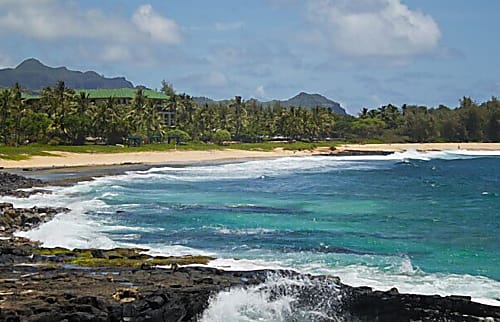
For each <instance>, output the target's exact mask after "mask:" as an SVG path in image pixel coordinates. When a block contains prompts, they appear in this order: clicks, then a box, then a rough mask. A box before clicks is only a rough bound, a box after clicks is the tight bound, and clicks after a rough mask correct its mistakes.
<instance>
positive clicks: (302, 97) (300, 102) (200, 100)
mask: <svg viewBox="0 0 500 322" xmlns="http://www.w3.org/2000/svg"><path fill="white" fill-rule="evenodd" d="M193 100H194V101H195V102H196V103H197V104H198V105H205V104H208V105H212V104H217V103H223V104H224V103H227V102H229V100H222V101H215V100H212V99H210V98H207V97H193ZM251 100H253V101H255V102H256V103H257V104H262V105H264V106H272V105H273V104H275V103H280V104H281V106H283V107H292V106H295V107H303V108H309V109H311V108H315V107H324V108H331V109H332V111H333V112H335V113H337V114H340V115H347V112H346V111H345V109H344V108H343V107H342V106H341V105H340V104H339V103H337V102H335V101H332V100H331V99H329V98H326V97H324V96H323V95H320V94H308V93H305V92H300V93H299V94H297V95H295V96H294V97H292V98H290V99H287V100H284V101H280V100H273V101H266V102H261V101H259V100H256V99H253V98H252V99H251Z"/></svg>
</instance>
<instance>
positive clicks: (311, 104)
mask: <svg viewBox="0 0 500 322" xmlns="http://www.w3.org/2000/svg"><path fill="white" fill-rule="evenodd" d="M281 105H283V106H284V107H291V106H301V107H304V108H315V107H325V108H331V109H332V110H333V111H334V112H335V113H337V114H341V115H346V114H347V113H346V111H345V109H344V108H343V107H342V106H340V104H339V103H337V102H335V101H332V100H330V99H328V98H326V97H324V96H323V95H320V94H308V93H304V92H301V93H299V94H297V95H296V96H294V97H292V98H290V99H288V100H286V101H282V102H281Z"/></svg>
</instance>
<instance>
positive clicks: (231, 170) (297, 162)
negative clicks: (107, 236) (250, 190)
mask: <svg viewBox="0 0 500 322" xmlns="http://www.w3.org/2000/svg"><path fill="white" fill-rule="evenodd" d="M485 156H500V151H468V150H453V151H431V152H418V151H415V150H408V151H404V152H395V153H392V154H389V155H359V156H306V157H284V158H278V159H274V160H256V161H247V162H241V163H228V164H221V165H207V166H192V167H180V168H179V167H156V168H151V169H149V170H146V171H135V172H129V173H128V174H127V175H126V180H131V181H133V180H148V181H151V180H153V181H155V180H156V181H168V180H173V181H188V182H189V181H192V182H197V181H211V180H237V179H266V178H268V177H273V176H280V175H286V174H291V173H321V172H326V171H335V170H339V171H341V170H360V171H362V170H371V169H376V168H385V167H387V166H392V165H393V164H394V163H398V162H407V161H408V160H422V161H429V160H432V159H442V160H458V159H470V158H478V157H485ZM374 161H387V162H384V163H380V162H377V163H374ZM121 178H123V176H122V177H121ZM116 179H120V177H118V176H117V177H115V178H114V179H112V180H116Z"/></svg>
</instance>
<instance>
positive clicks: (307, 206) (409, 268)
mask: <svg viewBox="0 0 500 322" xmlns="http://www.w3.org/2000/svg"><path fill="white" fill-rule="evenodd" d="M499 174H500V151H464V150H457V151H447V152H429V153H420V152H416V151H407V152H402V153H394V154H391V155H387V156H352V157H330V156H325V157H289V158H281V159H276V160H262V161H249V162H242V163H230V164H222V165H203V166H190V167H158V168H153V169H150V170H148V171H134V172H129V173H126V174H123V175H118V176H112V177H104V178H97V179H95V180H94V181H91V182H81V183H78V184H76V185H75V186H72V187H53V188H52V191H53V193H52V194H51V195H35V196H32V197H30V198H29V199H16V198H8V197H3V198H1V199H0V201H2V202H4V201H5V202H12V203H14V204H15V205H16V206H18V207H28V206H34V205H38V206H41V205H47V206H49V205H50V206H61V207H69V208H71V209H72V211H71V212H70V213H68V214H63V215H60V216H58V217H56V218H55V219H54V220H53V221H51V222H49V223H47V224H44V225H43V226H41V227H40V228H38V229H36V230H34V231H30V232H27V233H19V235H23V236H26V237H28V238H31V239H35V240H40V241H42V242H43V243H44V245H46V246H63V247H68V248H85V247H92V248H94V247H101V248H112V247H118V246H120V247H137V246H139V247H147V248H149V249H150V253H152V254H168V255H185V254H205V255H211V256H214V257H217V260H215V261H213V262H211V263H210V265H211V266H215V267H219V268H223V269H227V270H228V269H232V270H245V269H260V268H291V269H294V270H297V271H300V272H306V273H312V274H331V275H337V276H339V277H340V278H341V280H342V282H343V283H345V284H350V285H353V286H361V285H365V286H371V287H373V288H375V289H380V290H387V289H389V288H392V287H397V288H398V289H399V291H400V292H411V293H420V294H440V295H450V294H457V295H469V296H472V297H473V299H474V300H476V301H480V302H483V303H487V304H493V305H500V282H499V280H500V257H499V256H498V250H499V249H500V237H499V235H500V234H499V233H498V232H499V231H500V177H499V176H500V175H499ZM270 283H278V282H277V281H271V282H270ZM294 283H296V281H295V282H294ZM291 302H293V296H292V298H289V297H281V298H278V299H274V300H270V299H269V296H268V295H267V294H266V293H265V292H263V291H262V290H261V289H260V288H251V289H247V290H231V291H230V292H229V293H221V294H219V295H218V296H217V297H215V298H214V299H213V300H212V302H211V306H210V308H209V309H208V310H207V312H206V313H205V315H204V317H203V319H204V321H219V320H220V321H222V320H223V317H226V319H227V317H228V316H229V317H231V320H234V321H254V320H259V321H286V320H287V318H288V317H289V316H290V315H289V314H290V303H291ZM303 314H306V315H305V316H310V314H321V310H319V311H318V310H315V309H314V308H312V309H311V310H309V311H307V312H303Z"/></svg>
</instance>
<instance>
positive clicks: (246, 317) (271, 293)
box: [201, 273, 343, 322]
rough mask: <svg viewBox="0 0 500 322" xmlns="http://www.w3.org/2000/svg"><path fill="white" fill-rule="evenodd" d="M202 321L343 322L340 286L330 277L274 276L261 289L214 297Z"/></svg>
mask: <svg viewBox="0 0 500 322" xmlns="http://www.w3.org/2000/svg"><path fill="white" fill-rule="evenodd" d="M201 321H203V322H218V321H221V322H222V321H235V322H246V321H265V322H267V321H269V322H271V321H273V322H280V321H343V318H342V317H341V295H340V289H339V284H338V281H337V280H336V279H334V278H328V277H309V276H304V275H296V274H283V273H272V274H270V275H269V276H268V278H267V279H266V282H265V283H263V284H261V285H257V286H251V287H248V288H233V289H231V290H229V291H225V292H220V293H219V294H217V295H216V296H214V297H212V298H211V300H210V304H209V307H208V308H207V309H206V310H205V312H204V313H203V316H202V317H201Z"/></svg>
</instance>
